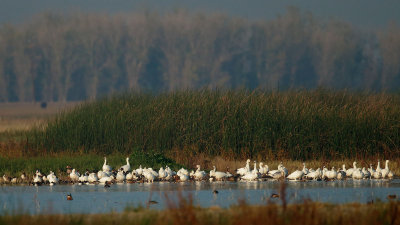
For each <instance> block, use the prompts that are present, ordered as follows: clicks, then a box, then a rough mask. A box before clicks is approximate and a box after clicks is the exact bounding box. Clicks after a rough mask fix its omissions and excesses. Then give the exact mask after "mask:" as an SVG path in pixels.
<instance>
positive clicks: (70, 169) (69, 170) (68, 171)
mask: <svg viewBox="0 0 400 225" xmlns="http://www.w3.org/2000/svg"><path fill="white" fill-rule="evenodd" d="M66 168H67V173H68V174H70V173H71V172H72V167H70V166H67V167H66Z"/></svg>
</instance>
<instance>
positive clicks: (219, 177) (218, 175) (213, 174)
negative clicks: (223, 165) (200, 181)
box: [210, 166, 228, 180]
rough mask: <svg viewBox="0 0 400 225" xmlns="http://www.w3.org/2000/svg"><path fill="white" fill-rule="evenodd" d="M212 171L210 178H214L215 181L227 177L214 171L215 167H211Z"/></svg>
mask: <svg viewBox="0 0 400 225" xmlns="http://www.w3.org/2000/svg"><path fill="white" fill-rule="evenodd" d="M213 168H214V169H213V170H211V171H210V177H215V179H216V180H223V179H225V178H226V177H228V174H227V173H224V172H220V171H216V168H215V166H213Z"/></svg>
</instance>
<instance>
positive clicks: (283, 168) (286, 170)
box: [278, 162, 288, 177]
mask: <svg viewBox="0 0 400 225" xmlns="http://www.w3.org/2000/svg"><path fill="white" fill-rule="evenodd" d="M279 168H280V170H281V171H283V174H284V175H285V177H287V175H288V169H286V167H284V166H283V163H282V162H281V163H279V166H278V169H279Z"/></svg>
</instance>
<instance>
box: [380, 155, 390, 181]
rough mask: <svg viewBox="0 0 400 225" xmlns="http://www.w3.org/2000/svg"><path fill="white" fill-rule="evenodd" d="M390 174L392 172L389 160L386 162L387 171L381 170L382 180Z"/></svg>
mask: <svg viewBox="0 0 400 225" xmlns="http://www.w3.org/2000/svg"><path fill="white" fill-rule="evenodd" d="M389 172H390V170H389V160H386V163H385V169H382V170H381V173H382V178H383V179H385V178H386V177H387V176H388V174H389Z"/></svg>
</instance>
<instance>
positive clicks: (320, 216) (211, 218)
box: [0, 201, 400, 225]
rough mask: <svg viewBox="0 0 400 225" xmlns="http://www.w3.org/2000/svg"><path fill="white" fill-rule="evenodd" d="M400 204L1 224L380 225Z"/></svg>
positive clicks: (184, 210) (178, 209)
mask: <svg viewBox="0 0 400 225" xmlns="http://www.w3.org/2000/svg"><path fill="white" fill-rule="evenodd" d="M399 215H400V203H399V202H389V203H375V204H370V205H366V204H343V205H336V204H326V203H316V202H304V203H302V204H290V205H287V206H286V207H283V206H282V205H279V204H266V205H258V206H250V205H246V204H245V203H240V204H238V205H236V206H232V207H230V208H228V209H221V208H219V207H210V208H201V207H196V206H194V205H193V204H191V203H190V202H188V201H186V202H184V203H179V204H176V205H171V206H170V207H169V208H168V209H165V210H161V211H156V210H150V209H143V208H141V209H138V210H137V209H133V210H129V209H128V210H126V211H125V212H123V213H109V214H95V215H35V216H31V215H18V216H17V215H6V216H0V224H13V225H19V224H32V225H34V224H40V225H47V224H61V225H63V224H84V225H85V224H96V225H99V224H100V225H101V224H148V225H150V224H154V225H158V224H163V225H164V224H174V225H186V224H199V225H200V224H207V225H209V224H227V225H228V224H236V225H242V224H243V225H244V224H255V225H257V224H274V225H280V224H287V225H290V224H304V225H307V224H332V225H342V224H343V225H347V224H360V225H378V224H379V225H380V224H398V223H399V220H400V218H399Z"/></svg>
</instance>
